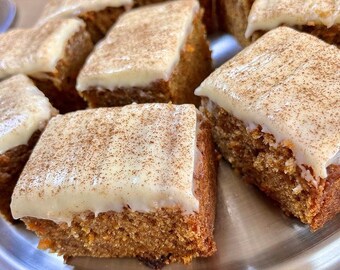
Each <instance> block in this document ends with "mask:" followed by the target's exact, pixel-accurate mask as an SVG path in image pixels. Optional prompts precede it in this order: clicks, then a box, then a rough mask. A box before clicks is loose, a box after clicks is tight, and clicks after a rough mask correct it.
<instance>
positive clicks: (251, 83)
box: [196, 27, 340, 230]
mask: <svg viewBox="0 0 340 270" xmlns="http://www.w3.org/2000/svg"><path fill="white" fill-rule="evenodd" d="M196 94H198V95H200V96H202V97H204V102H203V110H204V111H205V113H206V115H207V116H208V118H209V119H210V120H211V121H212V123H213V126H214V128H213V135H214V138H215V140H216V142H217V144H218V146H219V149H220V151H221V152H222V154H223V156H224V157H225V159H226V160H228V161H229V162H230V163H231V164H232V166H233V167H234V168H235V169H237V170H238V171H239V172H240V173H241V174H242V175H243V176H244V178H245V179H247V180H248V181H249V182H250V183H253V184H255V185H257V186H258V187H259V188H260V189H261V190H262V191H264V192H265V193H266V194H267V195H268V196H270V197H272V198H273V199H274V200H276V201H278V202H279V203H280V205H281V207H282V209H283V210H284V211H285V212H286V213H289V214H293V215H294V216H296V217H298V218H300V219H301V221H302V222H304V223H307V224H309V225H310V227H311V229H312V230H315V229H318V228H320V227H322V226H323V225H324V223H326V222H327V221H328V220H330V219H331V218H332V217H334V216H335V215H336V214H337V213H339V212H340V151H339V150H340V53H339V49H338V48H336V47H335V46H332V45H329V44H327V43H325V42H323V41H321V40H319V39H317V38H316V37H313V36H312V35H309V34H305V33H300V32H298V31H295V30H293V29H290V28H287V27H279V28H277V29H275V30H272V31H270V32H268V33H267V34H265V35H264V36H263V37H262V38H260V39H259V40H258V41H256V42H255V43H254V44H252V45H251V46H249V47H248V48H246V49H245V50H243V51H242V52H241V53H239V54H238V55H237V56H236V57H234V58H233V59H232V60H230V61H229V62H227V63H225V64H224V65H223V66H222V67H221V68H219V69H217V70H216V71H215V72H214V73H212V74H211V75H210V76H209V77H208V78H207V79H206V80H205V81H204V82H203V83H202V85H201V86H200V87H199V88H198V89H197V90H196Z"/></svg>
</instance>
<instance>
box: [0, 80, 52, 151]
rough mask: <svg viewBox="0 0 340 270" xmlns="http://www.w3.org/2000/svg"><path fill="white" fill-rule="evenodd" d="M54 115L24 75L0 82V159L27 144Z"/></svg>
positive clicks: (44, 99) (42, 96)
mask: <svg viewBox="0 0 340 270" xmlns="http://www.w3.org/2000/svg"><path fill="white" fill-rule="evenodd" d="M55 113H56V110H55V109H54V108H53V107H52V106H51V104H50V103H49V101H48V99H47V98H46V97H45V96H44V94H43V93H42V92H40V91H39V90H38V88H37V87H35V85H34V84H33V82H32V81H31V80H30V79H28V78H27V77H26V76H24V75H16V76H14V77H11V78H10V79H7V80H4V81H2V82H0V155H1V154H3V153H5V152H6V151H7V150H10V149H12V148H14V147H16V146H19V145H22V144H27V143H28V141H29V139H30V138H31V136H32V135H33V133H34V132H35V131H37V130H42V129H43V128H44V127H45V125H46V123H47V121H48V120H49V119H50V118H51V117H52V116H53V115H54V114H55Z"/></svg>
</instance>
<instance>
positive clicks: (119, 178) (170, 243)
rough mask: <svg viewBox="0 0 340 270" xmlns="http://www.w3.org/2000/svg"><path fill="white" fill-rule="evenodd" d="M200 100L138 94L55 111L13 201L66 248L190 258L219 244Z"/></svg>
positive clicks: (55, 245) (47, 239)
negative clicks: (141, 100)
mask: <svg viewBox="0 0 340 270" xmlns="http://www.w3.org/2000/svg"><path fill="white" fill-rule="evenodd" d="M210 131H211V130H210V125H209V124H208V122H207V120H205V118H203V116H202V115H201V114H200V113H199V112H198V111H197V110H196V108H195V107H194V105H171V104H140V105H137V104H132V105H128V106H125V107H115V108H99V109H90V110H84V111H78V112H73V113H69V114H66V115H62V116H57V117H55V118H53V119H52V120H51V121H50V122H49V124H48V126H47V128H46V130H45V132H44V133H43V135H42V136H41V138H40V140H39V142H38V144H37V146H36V147H35V149H34V151H33V153H32V155H31V157H30V159H29V161H28V163H27V165H26V167H25V169H24V171H23V173H22V174H21V177H20V179H19V182H18V184H17V186H16V188H15V190H14V194H13V197H12V204H11V209H12V213H13V216H14V217H15V218H21V219H22V220H23V221H24V222H25V223H26V225H27V228H28V229H30V230H32V231H34V232H35V233H36V234H37V235H38V236H39V238H40V243H39V248H42V249H49V250H50V251H52V252H57V253H58V254H60V255H64V256H65V257H70V256H93V257H138V258H140V259H142V260H144V261H147V262H149V263H155V262H157V263H169V262H175V261H179V262H184V263H187V262H190V261H191V259H192V258H194V257H199V256H203V257H206V256H210V255H212V254H213V253H214V252H215V250H216V248H215V242H214V240H213V228H214V219H215V204H216V182H215V180H216V165H217V164H216V159H215V154H214V148H213V143H212V137H211V133H210Z"/></svg>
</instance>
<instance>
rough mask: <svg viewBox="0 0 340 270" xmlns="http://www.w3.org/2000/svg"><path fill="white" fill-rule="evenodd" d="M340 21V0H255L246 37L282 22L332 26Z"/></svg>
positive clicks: (291, 24) (292, 24)
mask: <svg viewBox="0 0 340 270" xmlns="http://www.w3.org/2000/svg"><path fill="white" fill-rule="evenodd" d="M337 23H340V1H339V0H284V1H283V0H270V1H269V0H255V2H254V4H253V6H252V8H251V10H250V13H249V16H248V27H247V30H246V35H245V36H246V38H249V37H250V36H251V35H252V34H253V33H254V32H255V31H258V30H264V31H268V30H271V29H273V28H276V27H278V26H280V25H282V24H285V25H289V26H294V25H310V24H312V25H314V24H323V25H325V26H327V27H331V26H333V25H334V24H337Z"/></svg>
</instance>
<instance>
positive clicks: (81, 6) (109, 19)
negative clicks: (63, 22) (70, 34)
mask: <svg viewBox="0 0 340 270" xmlns="http://www.w3.org/2000/svg"><path fill="white" fill-rule="evenodd" d="M132 5H133V0H81V1H79V0H66V1H65V0H64V1H60V0H48V1H47V3H46V5H45V7H44V10H43V12H42V15H41V18H40V19H39V21H38V23H37V24H38V25H41V24H44V23H46V22H47V21H49V20H54V19H56V18H71V17H79V18H80V19H83V20H84V21H85V23H86V29H87V31H88V32H89V33H90V35H91V38H92V41H93V42H94V43H96V42H97V41H98V40H100V39H101V38H103V37H104V36H105V34H106V32H107V31H108V30H109V29H110V27H111V26H112V25H113V24H114V23H115V22H116V21H117V19H118V18H119V16H120V15H121V14H123V13H124V12H125V11H126V10H128V9H130V8H131V7H132Z"/></svg>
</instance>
